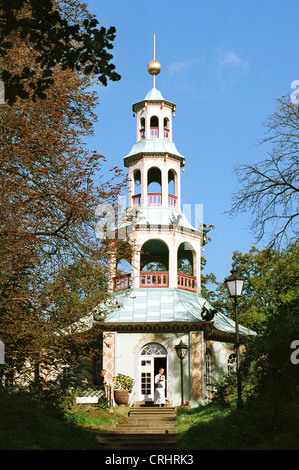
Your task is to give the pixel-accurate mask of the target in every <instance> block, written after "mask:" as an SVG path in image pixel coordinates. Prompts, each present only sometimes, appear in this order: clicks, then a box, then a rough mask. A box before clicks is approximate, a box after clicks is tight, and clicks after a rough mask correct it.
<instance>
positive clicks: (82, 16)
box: [0, 0, 120, 104]
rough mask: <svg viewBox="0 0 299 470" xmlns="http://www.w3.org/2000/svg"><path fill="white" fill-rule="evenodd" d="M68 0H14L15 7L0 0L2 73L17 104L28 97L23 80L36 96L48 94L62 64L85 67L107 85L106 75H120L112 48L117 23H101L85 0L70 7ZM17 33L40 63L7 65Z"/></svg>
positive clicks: (84, 70) (83, 70)
mask: <svg viewBox="0 0 299 470" xmlns="http://www.w3.org/2000/svg"><path fill="white" fill-rule="evenodd" d="M68 3H69V2H68V1H67V0H59V2H54V1H53V0H27V1H26V0H17V1H16V0H15V1H14V5H13V6H14V8H13V9H12V6H11V2H9V1H8V0H2V1H1V11H0V19H1V26H2V28H1V37H0V40H1V47H0V57H1V58H2V59H3V64H1V65H2V66H1V69H2V70H1V75H2V80H3V81H4V83H5V97H6V99H7V100H8V103H9V104H13V103H14V102H15V101H16V99H17V97H20V98H22V99H27V98H29V92H28V88H26V86H24V84H26V83H29V87H30V88H31V90H33V99H34V100H36V99H40V98H45V96H46V93H45V92H46V91H47V90H48V89H49V87H50V86H51V85H52V84H53V75H54V68H55V66H57V64H59V65H60V67H61V68H62V69H63V70H65V69H70V70H76V71H80V72H81V73H82V75H83V74H84V75H90V74H94V75H95V76H96V77H97V78H98V80H99V82H100V83H101V84H102V85H105V86H106V85H107V79H110V80H113V81H116V80H119V79H120V76H119V75H118V74H117V73H116V72H115V66H114V65H113V64H111V63H110V60H111V59H112V57H113V56H112V55H111V54H110V53H109V52H108V51H109V50H111V49H112V48H113V41H114V39H115V28H114V27H110V28H109V29H108V30H106V28H104V27H103V26H102V27H100V28H99V27H98V26H99V22H98V21H97V20H96V19H95V18H93V17H92V16H91V14H90V13H89V12H88V11H87V10H86V6H85V5H84V4H81V2H79V1H76V2H72V3H73V5H72V8H70V5H68ZM24 12H25V13H24ZM19 32H21V33H19ZM18 33H19V34H20V35H21V38H22V39H26V41H27V42H28V44H30V47H31V48H32V49H33V50H34V51H35V53H36V63H35V65H33V66H32V67H28V66H25V67H23V69H21V70H18V71H16V70H14V71H12V70H11V69H10V68H9V67H6V63H7V62H9V61H8V60H7V56H9V53H10V50H11V49H12V48H13V46H14V41H13V38H14V36H15V35H17V34H18ZM38 71H39V72H40V73H38Z"/></svg>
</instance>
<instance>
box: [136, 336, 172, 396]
mask: <svg viewBox="0 0 299 470" xmlns="http://www.w3.org/2000/svg"><path fill="white" fill-rule="evenodd" d="M139 361H140V363H139V364H140V365H139V371H140V373H139V387H138V389H139V390H138V395H139V399H141V400H145V401H153V400H154V395H155V376H156V375H157V374H158V373H159V369H161V368H162V369H164V374H163V375H164V377H165V397H166V398H167V397H168V392H169V390H168V389H169V386H168V381H167V376H168V367H167V366H168V364H167V350H166V349H165V348H164V346H162V345H161V344H159V343H148V344H146V345H145V346H144V347H143V348H142V349H141V351H140V355H139Z"/></svg>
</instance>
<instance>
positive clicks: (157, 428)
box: [110, 425, 177, 434]
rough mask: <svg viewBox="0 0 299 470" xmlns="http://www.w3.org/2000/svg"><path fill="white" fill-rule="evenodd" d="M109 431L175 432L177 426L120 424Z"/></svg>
mask: <svg viewBox="0 0 299 470" xmlns="http://www.w3.org/2000/svg"><path fill="white" fill-rule="evenodd" d="M110 432H111V433H114V434H117V433H119V434H121V433H123V432H130V433H133V434H134V433H136V434H137V433H138V432H142V433H147V434H151V433H155V434H157V433H164V434H165V433H166V434H167V432H177V428H176V427H175V426H155V427H151V426H148V427H146V426H130V425H128V426H121V427H119V426H118V427H117V429H115V430H113V429H111V430H110Z"/></svg>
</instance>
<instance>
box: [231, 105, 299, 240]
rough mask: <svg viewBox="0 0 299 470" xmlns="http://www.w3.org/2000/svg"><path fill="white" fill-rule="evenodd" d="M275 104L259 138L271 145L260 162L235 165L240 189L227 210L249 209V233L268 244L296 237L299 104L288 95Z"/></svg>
mask: <svg viewBox="0 0 299 470" xmlns="http://www.w3.org/2000/svg"><path fill="white" fill-rule="evenodd" d="M278 103H279V106H278V109H277V110H276V111H275V112H274V114H273V115H272V116H271V117H270V118H269V119H268V120H267V121H266V123H265V125H266V128H267V133H266V136H265V138H264V139H263V141H262V142H263V143H268V144H272V145H273V148H272V150H271V151H270V152H269V153H268V156H267V157H266V158H265V159H264V160H262V161H261V162H259V163H252V164H247V163H244V164H241V165H239V166H238V167H236V168H235V171H236V174H237V175H238V177H239V182H240V185H241V188H240V190H239V191H238V192H237V193H235V194H234V195H233V205H232V209H231V211H230V214H231V215H235V214H237V213H239V212H248V211H250V212H251V213H252V223H251V230H252V232H253V234H255V235H256V237H257V241H260V240H261V239H262V238H263V237H264V236H265V235H266V236H267V237H268V243H269V246H270V247H271V246H273V247H275V246H278V247H279V246H280V245H281V244H283V243H285V244H287V243H290V242H292V241H296V240H298V228H297V223H298V215H299V209H298V192H299V184H298V177H299V157H298V149H299V106H298V104H294V103H292V102H291V101H290V99H289V97H284V98H282V99H279V100H278ZM268 229H270V233H269V234H267V231H268Z"/></svg>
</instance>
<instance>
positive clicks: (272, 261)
mask: <svg viewBox="0 0 299 470" xmlns="http://www.w3.org/2000/svg"><path fill="white" fill-rule="evenodd" d="M298 259H299V245H298V244H291V245H290V246H288V247H287V248H285V249H284V250H281V251H278V250H274V249H270V248H267V249H264V250H258V249H257V248H256V247H252V248H251V249H250V251H249V253H245V254H243V253H241V252H239V251H235V252H234V254H233V258H232V267H233V268H235V269H236V270H237V272H238V274H240V275H241V276H243V278H244V288H243V292H242V296H241V298H240V299H239V301H238V305H239V309H238V310H239V320H240V324H241V325H243V326H245V327H247V328H250V329H252V330H253V331H256V332H257V333H262V332H263V331H264V329H265V324H266V323H265V322H266V320H267V318H268V317H269V315H272V313H274V312H277V311H278V310H279V309H280V308H281V305H282V304H287V303H289V302H291V301H292V300H294V299H296V298H297V297H298V288H299V285H298V279H299V266H298ZM204 264H205V263H204ZM228 274H229V273H228ZM210 286H211V287H212V288H209V287H210ZM202 293H203V296H204V297H205V298H207V300H209V301H210V302H211V303H212V304H213V306H214V307H215V308H216V309H218V310H219V311H221V312H223V313H225V314H226V315H228V316H232V317H233V312H234V308H233V302H232V299H230V298H229V296H228V292H227V289H226V286H225V283H224V282H218V281H217V280H216V278H215V276H214V275H213V274H208V275H205V276H203V291H202Z"/></svg>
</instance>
